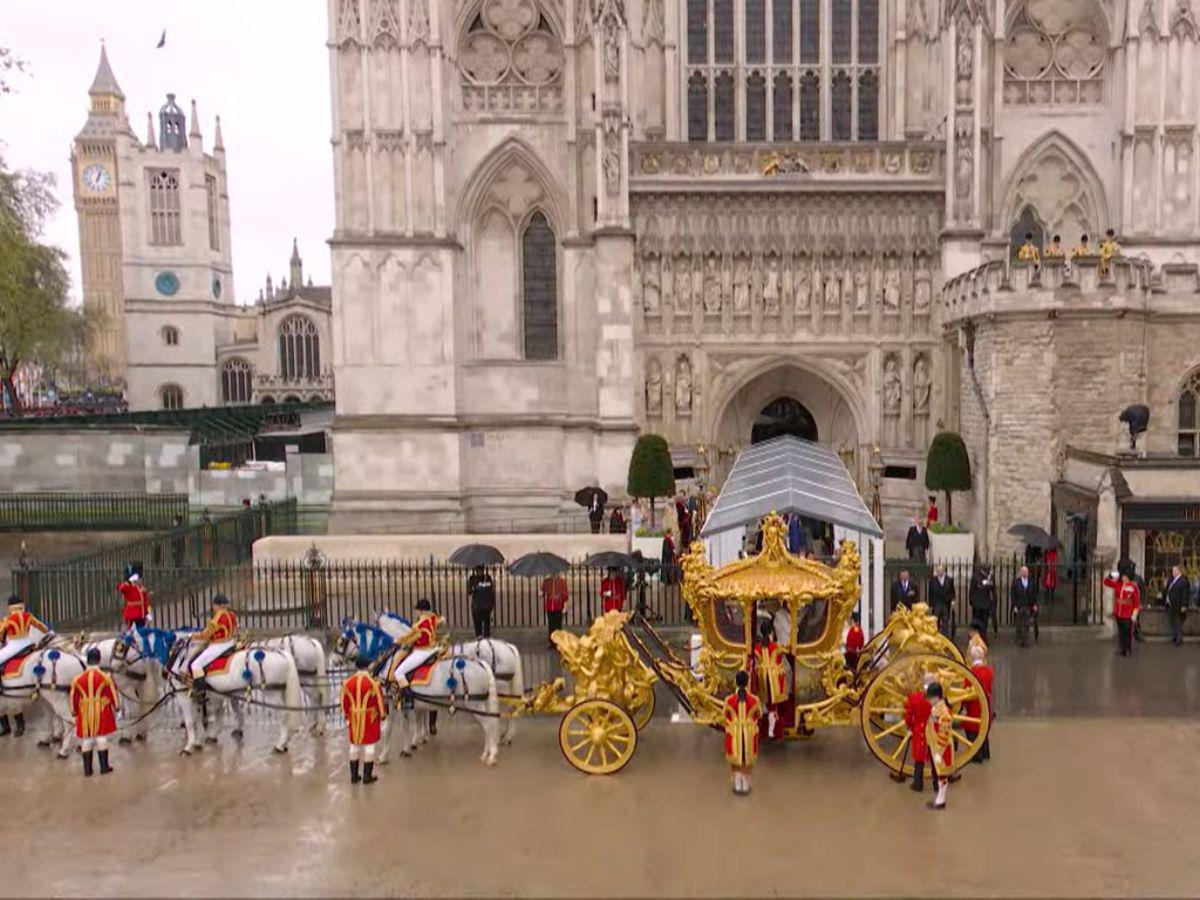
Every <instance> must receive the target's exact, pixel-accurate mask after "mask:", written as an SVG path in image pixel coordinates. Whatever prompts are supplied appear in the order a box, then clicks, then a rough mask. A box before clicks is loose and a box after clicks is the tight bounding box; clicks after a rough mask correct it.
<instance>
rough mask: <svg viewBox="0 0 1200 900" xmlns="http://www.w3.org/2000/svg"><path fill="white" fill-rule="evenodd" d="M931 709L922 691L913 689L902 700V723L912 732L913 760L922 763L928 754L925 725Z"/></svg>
mask: <svg viewBox="0 0 1200 900" xmlns="http://www.w3.org/2000/svg"><path fill="white" fill-rule="evenodd" d="M932 710H933V706H932V704H930V702H929V698H928V697H926V696H925V692H924V691H913V692H912V693H911V694H909V695H908V699H907V700H905V701H904V724H905V725H907V726H908V730H909V731H911V732H912V758H913V762H918V763H923V762H925V761H926V757H927V756H928V749H927V746H926V743H925V725H926V724H927V723H928V722H929V714H930V712H931V711H932Z"/></svg>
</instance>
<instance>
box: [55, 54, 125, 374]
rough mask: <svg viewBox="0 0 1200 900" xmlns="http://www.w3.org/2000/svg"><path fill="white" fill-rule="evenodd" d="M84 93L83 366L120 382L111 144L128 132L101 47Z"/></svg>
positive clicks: (117, 230)
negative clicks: (86, 333) (87, 321)
mask: <svg viewBox="0 0 1200 900" xmlns="http://www.w3.org/2000/svg"><path fill="white" fill-rule="evenodd" d="M88 95H89V97H90V98H91V104H90V107H89V110H88V119H87V124H86V125H84V127H83V130H82V131H80V132H79V134H78V135H77V136H76V138H75V144H74V146H73V148H72V152H71V169H72V173H73V176H74V177H73V182H74V194H75V211H76V212H77V213H78V216H79V248H80V263H81V269H82V276H83V279H82V280H83V284H82V289H83V306H84V309H85V310H86V311H87V312H89V313H90V314H92V315H94V316H95V318H96V328H95V330H94V331H93V332H92V335H91V340H90V343H89V347H88V369H89V371H90V373H91V374H92V375H94V376H100V377H103V378H106V379H108V380H110V381H123V379H124V375H125V365H126V346H125V315H124V285H123V277H122V264H121V263H122V258H121V221H120V203H119V199H120V198H119V195H118V180H117V179H118V174H119V173H118V171H117V161H118V158H119V156H120V154H119V153H118V148H117V144H118V142H119V141H121V140H123V139H133V137H134V136H133V132H132V130H131V129H130V127H129V120H128V119H127V118H126V117H125V95H124V94H123V93H122V92H121V88H120V85H118V84H117V79H116V78H115V77H114V76H113V72H112V68H111V67H110V66H109V64H108V54H107V53H106V52H105V49H104V47H103V45H102V46H101V48H100V65H99V67H98V68H97V70H96V77H95V79H94V80H93V81H92V86H91V89H90V90H89V91H88Z"/></svg>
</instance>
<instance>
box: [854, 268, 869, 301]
mask: <svg viewBox="0 0 1200 900" xmlns="http://www.w3.org/2000/svg"><path fill="white" fill-rule="evenodd" d="M870 281H871V276H870V275H869V274H868V273H867V264H866V263H865V262H864V263H860V264H859V266H858V268H857V269H855V271H854V311H855V312H856V313H861V312H866V311H867V309H868V307H869V306H870V303H871V284H870Z"/></svg>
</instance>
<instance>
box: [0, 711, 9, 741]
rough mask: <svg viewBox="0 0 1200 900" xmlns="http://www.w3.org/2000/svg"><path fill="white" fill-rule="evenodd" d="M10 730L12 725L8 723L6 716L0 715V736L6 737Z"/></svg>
mask: <svg viewBox="0 0 1200 900" xmlns="http://www.w3.org/2000/svg"><path fill="white" fill-rule="evenodd" d="M10 731H12V727H11V726H10V725H9V724H8V716H0V737H7V736H8V733H9V732H10Z"/></svg>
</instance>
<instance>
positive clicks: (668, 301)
mask: <svg viewBox="0 0 1200 900" xmlns="http://www.w3.org/2000/svg"><path fill="white" fill-rule="evenodd" d="M662 264H663V271H662V299H663V306H665V307H666V308H667V309H670V308H671V306H672V305H673V303H674V297H675V290H674V289H675V279H674V278H673V277H672V275H671V257H669V256H664V257H663V263H662Z"/></svg>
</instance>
